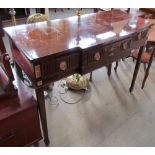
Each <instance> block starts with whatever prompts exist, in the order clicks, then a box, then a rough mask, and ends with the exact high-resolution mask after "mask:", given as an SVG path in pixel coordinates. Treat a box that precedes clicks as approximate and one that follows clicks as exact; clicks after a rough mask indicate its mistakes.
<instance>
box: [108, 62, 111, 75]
mask: <svg viewBox="0 0 155 155" xmlns="http://www.w3.org/2000/svg"><path fill="white" fill-rule="evenodd" d="M111 67H112V64H109V65H108V76H109V77H110V75H111Z"/></svg>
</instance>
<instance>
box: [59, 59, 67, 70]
mask: <svg viewBox="0 0 155 155" xmlns="http://www.w3.org/2000/svg"><path fill="white" fill-rule="evenodd" d="M59 68H60V70H62V71H65V70H66V69H67V63H66V61H62V62H60V65H59Z"/></svg>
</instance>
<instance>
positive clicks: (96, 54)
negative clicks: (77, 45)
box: [82, 47, 106, 73]
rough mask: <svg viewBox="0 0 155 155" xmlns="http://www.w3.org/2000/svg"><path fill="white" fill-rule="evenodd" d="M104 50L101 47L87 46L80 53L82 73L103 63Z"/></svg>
mask: <svg viewBox="0 0 155 155" xmlns="http://www.w3.org/2000/svg"><path fill="white" fill-rule="evenodd" d="M105 60H106V58H105V51H104V49H103V48H102V47H97V48H89V49H87V50H85V51H83V53H82V73H86V72H89V71H91V70H95V69H97V68H99V67H102V66H104V64H105Z"/></svg>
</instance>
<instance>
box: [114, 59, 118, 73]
mask: <svg viewBox="0 0 155 155" xmlns="http://www.w3.org/2000/svg"><path fill="white" fill-rule="evenodd" d="M117 67H118V61H116V66H115V67H114V70H115V72H116V71H117Z"/></svg>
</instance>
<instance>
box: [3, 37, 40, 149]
mask: <svg viewBox="0 0 155 155" xmlns="http://www.w3.org/2000/svg"><path fill="white" fill-rule="evenodd" d="M9 60H10V57H9V55H8V54H7V53H6V50H5V47H4V44H3V40H2V38H1V37H0V100H1V101H0V124H1V127H0V147H1V146H3V147H4V146H11V147H12V146H31V145H32V144H35V145H36V144H37V145H38V141H39V140H40V139H41V138H42V136H41V130H40V122H39V117H38V111H37V104H36V101H35V100H34V98H33V96H32V94H31V93H30V92H29V90H28V88H27V87H26V86H25V85H24V84H23V82H22V81H20V80H18V79H17V78H15V76H14V75H13V72H12V69H11V66H10V63H9Z"/></svg>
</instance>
